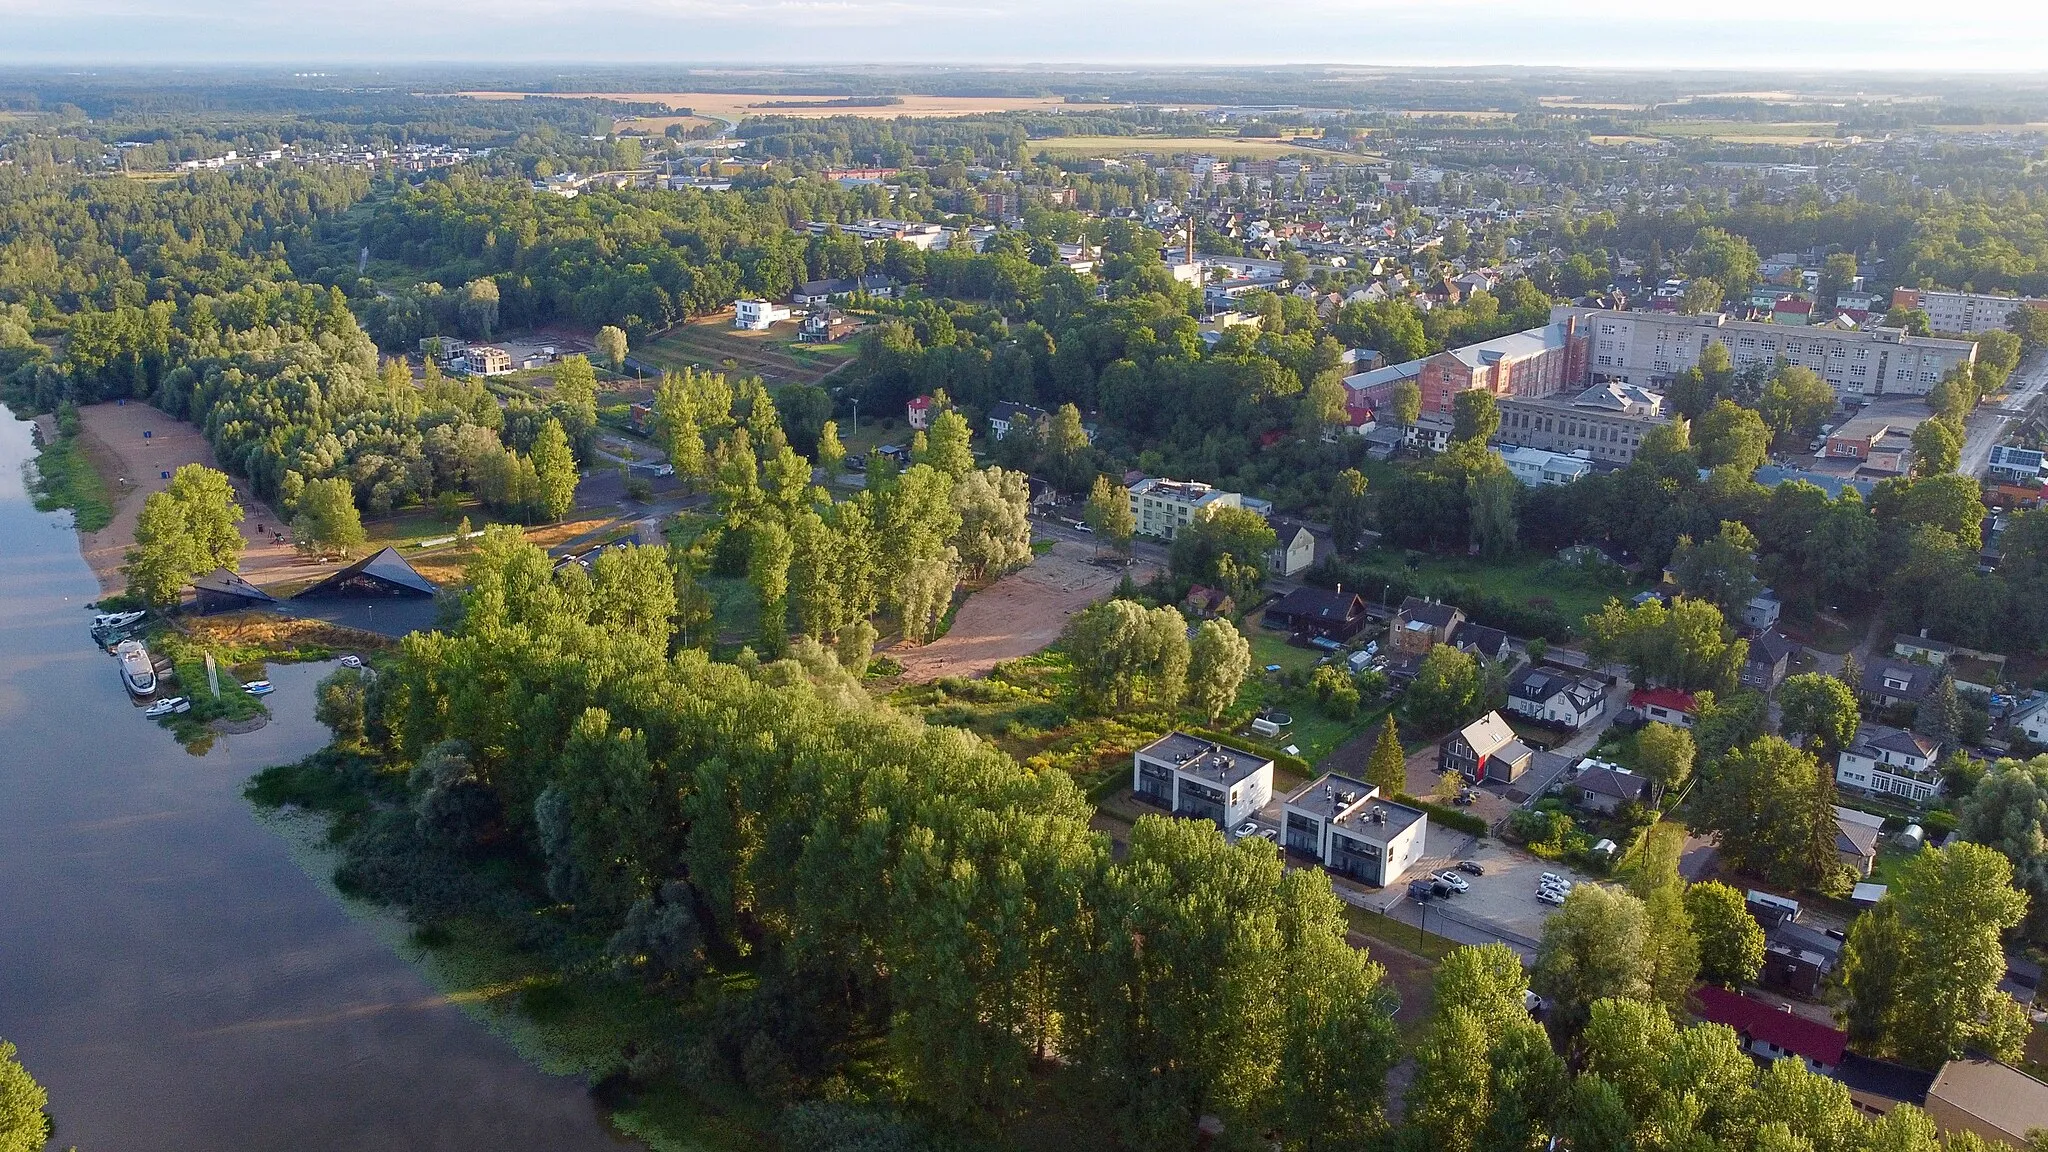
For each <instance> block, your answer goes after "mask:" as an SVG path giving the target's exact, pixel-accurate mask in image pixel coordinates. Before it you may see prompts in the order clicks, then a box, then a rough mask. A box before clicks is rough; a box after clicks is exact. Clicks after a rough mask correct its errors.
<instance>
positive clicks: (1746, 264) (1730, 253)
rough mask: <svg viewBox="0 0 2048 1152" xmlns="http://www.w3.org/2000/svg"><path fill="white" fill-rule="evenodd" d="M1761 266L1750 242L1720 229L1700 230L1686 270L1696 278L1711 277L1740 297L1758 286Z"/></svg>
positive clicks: (1687, 256) (1688, 258) (1689, 253)
mask: <svg viewBox="0 0 2048 1152" xmlns="http://www.w3.org/2000/svg"><path fill="white" fill-rule="evenodd" d="M1761 265H1762V261H1761V260H1760V259H1758V257H1757V254H1756V249H1755V248H1754V247H1752V246H1751V245H1750V242H1749V241H1748V240H1747V239H1745V238H1743V237H1741V236H1736V235H1733V234H1732V233H1729V232H1726V231H1723V230H1722V229H1719V228H1702V229H1700V230H1699V232H1698V233H1697V234H1696V235H1694V237H1693V241H1692V248H1691V250H1689V251H1688V252H1687V253H1686V255H1685V266H1686V268H1687V270H1688V271H1690V272H1691V273H1692V274H1693V275H1695V276H1708V277H1712V278H1713V280H1714V281H1715V283H1717V284H1718V285H1720V286H1721V287H1723V288H1725V289H1727V290H1728V291H1730V292H1733V293H1735V294H1736V295H1737V296H1740V295H1742V294H1744V293H1746V292H1748V291H1749V289H1750V286H1751V285H1753V284H1755V283H1756V278H1757V272H1758V269H1759V268H1760V266H1761Z"/></svg>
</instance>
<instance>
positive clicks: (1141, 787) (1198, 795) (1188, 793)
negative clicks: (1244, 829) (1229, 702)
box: [1131, 732, 1273, 828]
mask: <svg viewBox="0 0 2048 1152" xmlns="http://www.w3.org/2000/svg"><path fill="white" fill-rule="evenodd" d="M1131 790H1132V791H1133V792H1135V793H1137V796H1138V799H1140V800H1142V801H1144V802H1145V803H1147V804H1155V805H1157V806H1159V807H1161V808H1164V809H1166V810H1167V811H1169V812H1171V813H1173V814H1174V815H1176V816H1186V817H1190V818H1193V819H1198V820H1210V821H1214V822H1215V823H1216V824H1218V825H1220V826H1222V827H1224V828H1235V827H1236V826H1237V825H1238V824H1240V823H1242V822H1243V821H1245V820H1248V819H1250V818H1251V816H1252V815H1253V814H1254V813H1256V812H1257V811H1258V810H1259V809H1260V808H1263V807H1265V805H1266V804H1267V802H1268V801H1270V800H1272V799H1273V762H1272V761H1271V760H1269V759H1267V758H1266V757H1264V756H1260V755H1258V754H1256V753H1253V752H1246V751H1243V750H1242V749H1238V748H1232V747H1230V746H1228V745H1225V744H1218V743H1217V742H1215V741H1214V740H1205V739H1203V738H1202V737H1200V736H1190V735H1188V734H1187V733H1185V732H1169V733H1167V734H1166V735H1164V736H1161V737H1160V738H1159V739H1157V740H1154V741H1153V742H1152V743H1150V744H1147V745H1145V746H1144V747H1143V748H1140V749H1138V750H1137V751H1136V752H1134V753H1132V755H1131Z"/></svg>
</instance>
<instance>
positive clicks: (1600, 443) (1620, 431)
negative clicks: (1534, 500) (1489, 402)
mask: <svg viewBox="0 0 2048 1152" xmlns="http://www.w3.org/2000/svg"><path fill="white" fill-rule="evenodd" d="M1499 407H1500V431H1499V432H1498V433H1497V434H1496V435H1497V436H1498V438H1499V439H1501V440H1504V441H1510V442H1512V443H1515V444H1521V445H1524V446H1526V447H1530V448H1540V449H1543V450H1545V451H1549V452H1577V453H1584V454H1586V455H1587V456H1589V457H1591V458H1592V459H1594V460H1596V461H1601V462H1606V463H1612V464H1626V463H1628V462H1629V461H1631V460H1634V459H1635V458H1636V449H1637V448H1638V447H1640V446H1641V445H1642V442H1643V436H1644V435H1645V434H1647V433H1648V432H1649V431H1650V429H1652V428H1655V427H1657V426H1659V425H1661V424H1668V423H1670V419H1669V417H1666V416H1665V415H1664V414H1663V412H1664V398H1663V397H1661V396H1659V395H1657V394H1656V393H1654V392H1646V391H1644V390H1643V389H1641V388H1639V387H1636V386H1635V385H1633V384H1612V383H1611V384H1595V385H1593V386H1592V387H1590V388H1587V389H1586V390H1584V391H1582V392H1580V393H1579V394H1578V395H1577V396H1575V397H1572V398H1571V399H1569V400H1567V399H1565V398H1563V397H1558V398H1556V399H1546V400H1521V399H1510V400H1502V401H1501V402H1500V405H1499Z"/></svg>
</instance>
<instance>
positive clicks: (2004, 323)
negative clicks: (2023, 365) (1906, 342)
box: [1892, 288, 2048, 332]
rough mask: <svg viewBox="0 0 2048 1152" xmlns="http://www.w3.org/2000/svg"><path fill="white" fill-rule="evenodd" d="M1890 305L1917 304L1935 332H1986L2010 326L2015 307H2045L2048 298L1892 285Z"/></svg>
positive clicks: (2009, 327) (1904, 305)
mask: <svg viewBox="0 0 2048 1152" xmlns="http://www.w3.org/2000/svg"><path fill="white" fill-rule="evenodd" d="M1892 307H1894V308H1918V309H1919V310H1920V311H1922V312H1925V313H1927V326H1928V327H1930V328H1932V329H1934V330H1935V331H1936V332H1988V331H1990V330H1991V329H1993V328H2002V329H2007V330H2010V329H2011V328H2012V314H2013V311H2014V310H2015V309H2018V308H2041V309H2048V299H2042V298H2040V297H2036V296H2000V295H1997V294H1995V293H1991V292H1950V291H1946V290H1944V289H1939V288H1894V289H1892Z"/></svg>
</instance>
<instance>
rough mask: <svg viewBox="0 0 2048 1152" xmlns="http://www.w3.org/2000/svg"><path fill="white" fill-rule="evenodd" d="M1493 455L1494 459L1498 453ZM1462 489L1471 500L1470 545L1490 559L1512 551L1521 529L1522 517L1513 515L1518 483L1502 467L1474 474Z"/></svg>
mask: <svg viewBox="0 0 2048 1152" xmlns="http://www.w3.org/2000/svg"><path fill="white" fill-rule="evenodd" d="M1492 455H1494V456H1495V458H1496V459H1497V458H1498V455H1499V454H1498V453H1493V454H1492ZM1465 490H1466V496H1467V499H1468V501H1469V503H1470V510H1469V512H1468V513H1467V514H1468V515H1469V516H1470V518H1471V521H1472V546H1473V547H1475V548H1477V549H1479V554H1480V555H1481V556H1484V557H1486V558H1487V559H1490V560H1497V559H1500V558H1502V557H1505V556H1508V555H1511V554H1512V553H1513V552H1514V550H1515V542H1516V538H1517V535H1518V534H1519V532H1520V530H1521V521H1520V520H1518V519H1517V518H1516V516H1515V505H1516V502H1517V501H1518V500H1520V499H1521V495H1522V485H1521V483H1520V482H1519V481H1517V480H1516V479H1515V478H1514V476H1513V474H1512V473H1510V472H1508V471H1507V469H1506V468H1504V467H1503V468H1498V469H1492V470H1489V471H1487V472H1484V473H1482V474H1480V475H1476V476H1473V477H1472V478H1471V479H1470V480H1469V481H1467V482H1466V486H1465Z"/></svg>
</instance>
